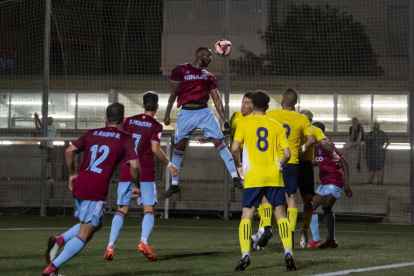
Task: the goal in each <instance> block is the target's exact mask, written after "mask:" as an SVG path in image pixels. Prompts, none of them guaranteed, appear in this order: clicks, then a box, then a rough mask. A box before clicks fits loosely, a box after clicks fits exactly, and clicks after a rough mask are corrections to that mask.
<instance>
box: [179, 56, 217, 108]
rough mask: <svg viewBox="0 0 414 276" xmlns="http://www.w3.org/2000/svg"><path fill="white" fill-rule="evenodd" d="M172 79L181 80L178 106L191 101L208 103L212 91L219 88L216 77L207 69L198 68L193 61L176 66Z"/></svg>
mask: <svg viewBox="0 0 414 276" xmlns="http://www.w3.org/2000/svg"><path fill="white" fill-rule="evenodd" d="M171 81H174V82H181V84H180V87H179V88H178V93H177V96H178V99H177V106H178V107H180V106H182V105H183V104H186V103H189V102H191V103H203V104H207V102H208V100H209V98H210V91H212V90H217V80H216V77H215V76H214V75H213V74H211V73H210V72H208V71H207V70H206V69H202V68H196V67H194V66H193V65H192V64H191V63H184V64H180V65H178V66H177V67H175V69H174V70H173V71H172V73H171Z"/></svg>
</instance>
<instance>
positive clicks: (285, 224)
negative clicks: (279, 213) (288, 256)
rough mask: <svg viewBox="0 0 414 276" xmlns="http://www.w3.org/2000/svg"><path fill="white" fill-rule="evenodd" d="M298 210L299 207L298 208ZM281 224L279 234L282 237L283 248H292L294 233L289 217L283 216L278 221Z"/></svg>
mask: <svg viewBox="0 0 414 276" xmlns="http://www.w3.org/2000/svg"><path fill="white" fill-rule="evenodd" d="M296 210H297V209H296ZM277 225H278V226H279V235H280V238H281V239H282V243H283V248H284V249H286V248H292V236H291V235H292V234H291V229H290V224H289V220H288V219H287V218H282V219H279V220H278V221H277Z"/></svg>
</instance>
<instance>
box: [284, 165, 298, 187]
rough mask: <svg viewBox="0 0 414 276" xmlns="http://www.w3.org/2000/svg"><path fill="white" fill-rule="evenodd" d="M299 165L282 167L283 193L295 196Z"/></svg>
mask: <svg viewBox="0 0 414 276" xmlns="http://www.w3.org/2000/svg"><path fill="white" fill-rule="evenodd" d="M298 178H299V164H290V163H288V164H286V165H285V166H284V167H283V182H284V183H285V193H287V194H296V191H297V189H298Z"/></svg>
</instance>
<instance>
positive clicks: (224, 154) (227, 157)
mask: <svg viewBox="0 0 414 276" xmlns="http://www.w3.org/2000/svg"><path fill="white" fill-rule="evenodd" d="M216 150H217V151H218V152H219V153H220V156H221V159H223V161H224V163H225V164H226V167H227V169H228V170H229V172H230V174H231V177H233V178H235V177H237V170H236V165H234V161H233V157H232V156H231V154H230V151H229V149H228V148H227V146H226V144H225V143H224V142H221V143H220V144H219V145H218V146H217V148H216Z"/></svg>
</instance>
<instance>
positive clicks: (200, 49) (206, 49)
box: [195, 47, 212, 54]
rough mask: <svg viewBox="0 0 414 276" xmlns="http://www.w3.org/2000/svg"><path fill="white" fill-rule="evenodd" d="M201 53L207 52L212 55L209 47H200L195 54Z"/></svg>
mask: <svg viewBox="0 0 414 276" xmlns="http://www.w3.org/2000/svg"><path fill="white" fill-rule="evenodd" d="M200 51H207V52H210V53H212V52H211V50H210V49H209V48H207V47H199V48H197V51H196V52H195V53H196V54H197V53H198V52H200Z"/></svg>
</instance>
